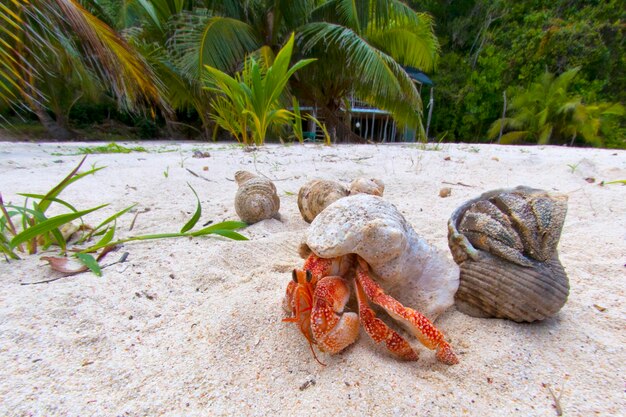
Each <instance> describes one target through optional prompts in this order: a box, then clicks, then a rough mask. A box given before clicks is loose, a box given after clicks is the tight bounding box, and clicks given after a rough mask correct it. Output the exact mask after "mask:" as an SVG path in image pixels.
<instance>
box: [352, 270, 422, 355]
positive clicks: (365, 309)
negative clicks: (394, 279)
mask: <svg viewBox="0 0 626 417" xmlns="http://www.w3.org/2000/svg"><path fill="white" fill-rule="evenodd" d="M356 297H357V301H358V303H359V317H360V318H361V324H363V328H364V329H365V332H366V333H367V334H368V335H369V336H370V337H371V338H372V340H374V342H376V343H380V342H384V343H385V346H386V347H387V350H388V351H389V352H391V353H393V354H394V355H396V356H398V357H399V358H400V359H404V360H407V361H416V360H417V358H418V355H417V352H416V351H415V350H413V348H412V347H411V345H409V342H407V341H406V340H405V339H404V338H403V337H402V336H400V335H399V334H398V333H397V332H395V331H394V330H392V329H391V328H390V327H389V326H387V325H386V324H385V323H384V322H383V321H382V320H381V319H379V318H377V317H376V313H374V310H372V309H371V308H370V306H369V304H368V302H367V297H366V296H365V291H364V290H363V287H362V286H361V284H360V283H359V282H358V281H357V283H356Z"/></svg>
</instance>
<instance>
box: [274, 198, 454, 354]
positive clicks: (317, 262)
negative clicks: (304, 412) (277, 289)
mask: <svg viewBox="0 0 626 417" xmlns="http://www.w3.org/2000/svg"><path fill="white" fill-rule="evenodd" d="M301 255H307V257H306V261H305V262H304V266H303V268H302V269H295V270H294V271H293V274H292V278H293V279H292V280H291V281H290V282H289V284H288V286H287V290H286V295H285V299H284V303H283V307H284V308H285V310H286V311H287V312H288V313H290V317H288V318H286V319H284V321H286V322H292V323H296V324H297V325H298V327H299V329H300V331H301V332H302V333H303V335H304V336H305V338H306V339H307V340H308V342H309V346H310V347H311V350H312V351H313V354H314V356H315V350H314V349H313V345H316V346H317V348H319V350H321V351H323V352H327V353H331V354H332V353H338V352H340V351H342V350H343V349H345V348H346V347H347V346H348V345H350V344H352V343H353V342H354V341H356V339H357V337H358V334H359V322H360V323H361V324H362V325H363V328H364V329H365V332H366V333H367V334H368V335H369V336H370V337H371V338H372V339H373V340H374V342H376V343H382V344H384V346H385V347H386V348H387V350H388V351H389V352H391V353H392V354H394V355H395V356H397V357H398V358H400V359H404V360H416V359H417V358H418V353H417V351H416V350H415V349H414V348H413V346H411V344H410V343H409V342H408V341H407V340H406V339H405V338H404V337H403V336H402V335H401V334H400V333H398V332H397V331H395V330H394V329H392V328H391V327H389V326H388V325H387V324H386V323H385V322H383V321H382V320H381V319H380V318H378V317H377V313H376V311H375V310H374V308H377V307H374V308H372V307H371V306H370V304H369V303H370V302H372V303H373V304H374V305H376V306H379V307H381V309H382V310H381V312H384V313H386V314H387V315H389V316H390V317H391V318H392V319H394V320H396V321H397V322H399V323H400V324H401V325H402V326H403V327H404V328H405V329H406V330H407V331H408V332H410V333H412V334H413V335H415V336H416V337H417V338H418V340H419V341H420V342H421V343H422V344H423V345H425V346H426V347H428V348H430V349H434V350H436V358H437V359H438V360H439V361H441V362H443V363H446V364H449V365H452V364H456V363H458V359H457V357H456V355H455V353H454V351H453V350H452V348H451V347H450V345H449V344H448V342H447V341H446V340H445V338H444V335H443V333H442V332H441V331H439V330H438V329H437V328H436V327H435V326H434V325H433V324H432V320H434V318H435V317H436V316H437V315H438V314H440V313H441V312H443V311H444V310H445V309H446V308H447V307H449V306H450V305H452V303H453V299H454V293H455V292H456V289H457V287H458V268H457V267H456V265H455V264H454V263H452V262H451V261H449V260H448V259H447V257H445V256H444V255H443V254H442V253H441V252H439V251H438V250H436V249H435V248H433V247H431V246H429V245H428V244H427V243H426V242H425V241H424V240H423V239H421V238H420V237H419V236H417V234H416V233H415V231H414V230H413V228H412V227H411V226H410V225H409V224H408V222H407V221H406V220H405V218H404V217H403V216H402V214H401V213H400V212H399V211H398V210H397V209H396V207H395V206H394V205H392V204H391V203H389V202H387V201H385V200H383V199H382V198H380V197H377V196H373V195H366V194H359V195H354V196H349V197H344V198H341V199H339V200H337V201H336V202H334V203H332V204H331V205H329V206H328V207H327V208H326V209H325V210H324V211H322V212H321V213H320V214H319V215H318V216H317V217H316V218H315V220H313V222H312V223H311V226H310V227H309V229H308V230H307V234H306V239H305V243H304V244H303V246H302V247H301ZM383 285H384V286H385V289H383ZM352 286H354V292H355V294H356V310H357V312H354V311H344V309H345V308H346V307H347V306H350V305H351V304H350V303H349V301H350V294H351V287H352ZM390 293H393V294H397V295H402V297H403V298H404V299H405V300H411V303H412V305H418V306H419V308H420V309H421V311H422V312H423V313H420V312H418V311H417V310H415V309H413V308H409V307H405V305H404V304H403V303H402V302H400V301H399V300H398V299H396V298H394V297H393V296H391V295H389V294H390ZM398 298H400V297H398ZM315 358H316V359H317V356H315ZM318 361H319V359H318Z"/></svg>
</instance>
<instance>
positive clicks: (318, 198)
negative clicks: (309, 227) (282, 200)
mask: <svg viewBox="0 0 626 417" xmlns="http://www.w3.org/2000/svg"><path fill="white" fill-rule="evenodd" d="M348 194H349V191H348V189H347V188H346V187H345V186H344V185H343V184H341V183H338V182H337V181H332V180H311V181H309V182H307V183H306V184H304V185H303V186H302V187H301V188H300V191H299V192H298V208H299V209H300V214H302V218H303V219H304V221H306V222H307V223H311V222H312V221H313V219H314V218H315V217H316V216H317V215H318V214H319V213H320V212H321V211H322V210H324V209H325V208H326V207H328V205H330V204H332V203H333V202H335V201H337V200H339V199H340V198H343V197H345V196H347V195H348Z"/></svg>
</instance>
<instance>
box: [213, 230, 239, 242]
mask: <svg viewBox="0 0 626 417" xmlns="http://www.w3.org/2000/svg"><path fill="white" fill-rule="evenodd" d="M211 234H213V235H220V236H224V237H227V238H229V239H232V240H248V238H247V237H245V236H243V235H240V234H239V233H237V232H233V231H232V230H214V231H212V232H211Z"/></svg>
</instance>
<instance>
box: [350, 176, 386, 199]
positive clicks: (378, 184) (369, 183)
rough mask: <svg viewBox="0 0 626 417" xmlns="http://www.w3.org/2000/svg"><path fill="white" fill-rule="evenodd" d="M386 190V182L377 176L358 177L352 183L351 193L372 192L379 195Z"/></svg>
mask: <svg viewBox="0 0 626 417" xmlns="http://www.w3.org/2000/svg"><path fill="white" fill-rule="evenodd" d="M384 192H385V184H384V183H383V182H382V181H381V180H379V179H376V178H365V177H361V178H357V179H355V180H354V181H352V182H351V183H350V195H355V194H371V195H377V196H379V197H382V196H383V193H384Z"/></svg>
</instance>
